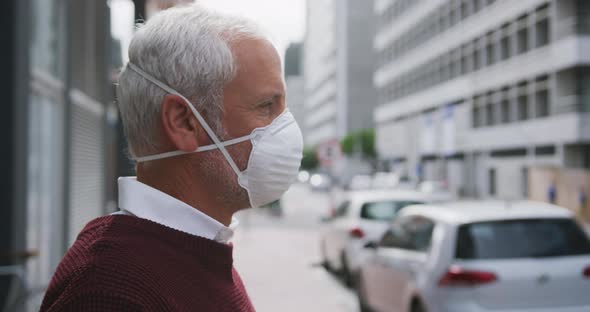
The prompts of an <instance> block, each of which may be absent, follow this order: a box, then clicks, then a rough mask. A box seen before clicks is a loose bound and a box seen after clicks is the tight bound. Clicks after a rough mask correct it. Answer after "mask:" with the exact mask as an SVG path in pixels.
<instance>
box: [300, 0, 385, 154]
mask: <svg viewBox="0 0 590 312" xmlns="http://www.w3.org/2000/svg"><path fill="white" fill-rule="evenodd" d="M372 3H373V1H354V0H318V1H315V0H314V1H311V0H309V1H307V27H306V29H307V30H306V35H305V46H304V49H303V51H304V52H303V75H304V79H305V82H304V85H305V86H304V89H305V91H304V92H305V100H304V106H305V120H304V122H303V124H302V125H303V128H304V129H305V130H304V131H305V134H306V136H305V143H306V145H308V146H310V147H311V146H317V145H321V144H324V143H326V142H328V143H330V142H333V141H334V140H340V139H341V138H342V137H344V136H345V135H346V134H347V133H349V132H350V131H351V130H356V129H363V128H373V118H372V111H373V109H374V107H375V104H376V95H375V90H374V88H373V83H372V74H373V68H374V65H373V64H374V59H375V58H374V54H373V48H372V45H373V44H372V38H373V33H374V19H373V9H372V6H373V5H372Z"/></svg>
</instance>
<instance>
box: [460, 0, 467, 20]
mask: <svg viewBox="0 0 590 312" xmlns="http://www.w3.org/2000/svg"><path fill="white" fill-rule="evenodd" d="M468 16H469V10H468V8H467V0H464V1H461V19H462V20H464V19H466V18H467V17H468Z"/></svg>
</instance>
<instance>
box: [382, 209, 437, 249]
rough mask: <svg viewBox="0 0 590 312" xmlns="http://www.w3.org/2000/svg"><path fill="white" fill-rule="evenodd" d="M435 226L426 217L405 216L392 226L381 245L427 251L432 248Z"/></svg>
mask: <svg viewBox="0 0 590 312" xmlns="http://www.w3.org/2000/svg"><path fill="white" fill-rule="evenodd" d="M434 226H435V224H434V222H432V221H431V220H429V219H427V218H424V217H419V216H413V217H409V218H403V219H402V220H399V221H398V222H395V223H394V224H393V225H392V226H391V228H390V229H389V230H388V231H387V232H386V233H385V234H384V235H383V238H382V239H381V242H380V243H379V245H380V246H381V247H385V248H397V249H406V250H413V251H420V252H426V251H428V250H429V249H430V242H431V240H432V232H433V230H434Z"/></svg>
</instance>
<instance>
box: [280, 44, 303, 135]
mask: <svg viewBox="0 0 590 312" xmlns="http://www.w3.org/2000/svg"><path fill="white" fill-rule="evenodd" d="M302 49H303V45H302V44H301V43H291V44H290V45H289V47H288V48H287V50H286V51H285V58H284V61H285V70H284V72H285V86H286V89H287V107H288V108H289V110H290V111H291V113H292V114H293V116H294V117H295V120H296V121H297V123H298V124H299V127H300V128H301V131H302V132H303V131H304V127H303V123H304V121H305V107H304V106H303V100H304V85H303V83H304V82H303V75H302V74H301V59H302V54H303V51H302ZM303 136H305V133H304V132H303Z"/></svg>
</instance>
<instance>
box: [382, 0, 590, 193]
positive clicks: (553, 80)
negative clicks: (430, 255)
mask: <svg viewBox="0 0 590 312" xmlns="http://www.w3.org/2000/svg"><path fill="white" fill-rule="evenodd" d="M374 8H375V13H376V14H377V15H378V16H379V18H378V23H379V25H378V31H377V33H376V36H375V40H374V46H375V48H376V50H377V53H378V55H379V56H378V62H379V64H378V66H377V70H376V72H375V75H374V83H375V86H376V88H377V89H378V94H379V100H378V101H379V106H378V108H377V109H376V110H375V113H374V118H375V122H376V124H377V147H378V151H379V155H380V158H381V159H382V160H383V162H384V164H385V165H387V166H389V167H390V168H391V169H392V170H395V171H399V172H400V173H402V174H404V175H408V176H410V177H412V178H414V179H415V180H445V181H447V183H448V184H449V186H450V187H451V189H453V190H454V191H455V192H457V193H458V194H460V195H466V196H477V197H486V196H495V197H502V198H522V197H527V191H528V189H529V183H530V181H529V170H530V169H531V168H534V167H542V166H552V167H560V168H588V167H590V114H589V112H590V97H589V94H590V78H589V77H590V53H588V51H590V2H589V1H585V0H527V1H511V0H419V1H416V0H378V1H376V3H375V7H374Z"/></svg>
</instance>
